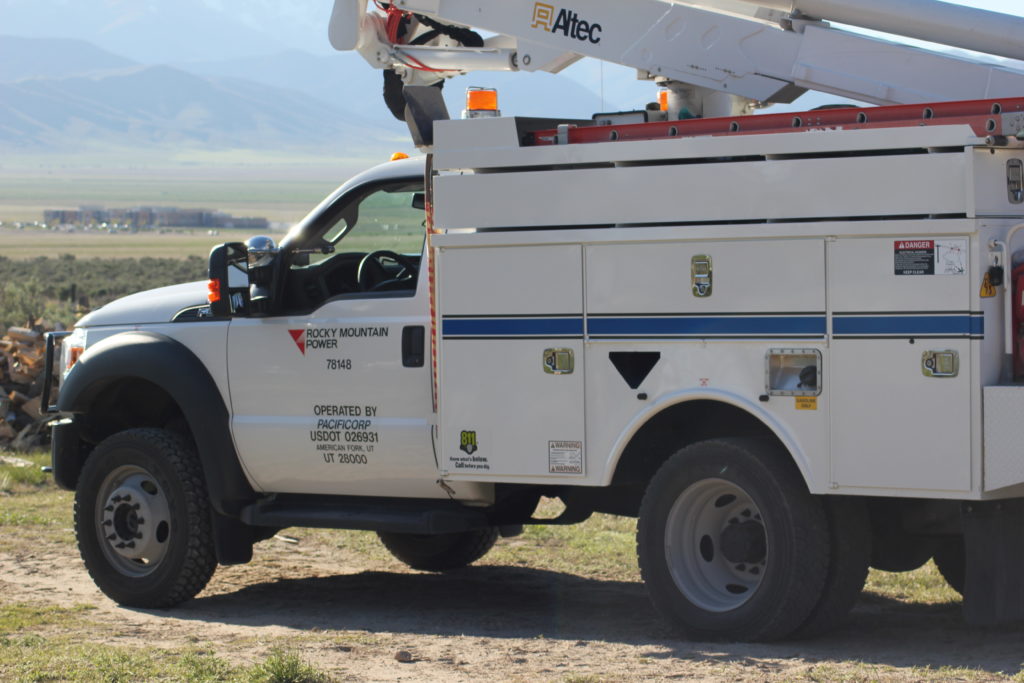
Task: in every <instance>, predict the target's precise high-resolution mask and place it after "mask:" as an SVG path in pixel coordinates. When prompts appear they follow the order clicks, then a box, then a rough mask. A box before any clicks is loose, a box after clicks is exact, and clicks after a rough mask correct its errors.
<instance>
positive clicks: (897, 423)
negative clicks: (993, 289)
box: [826, 237, 980, 491]
mask: <svg viewBox="0 0 1024 683" xmlns="http://www.w3.org/2000/svg"><path fill="white" fill-rule="evenodd" d="M936 242H938V243H939V244H938V247H939V249H938V250H937V248H936ZM942 242H943V240H936V239H930V238H928V239H920V238H915V239H913V240H909V239H908V240H894V239H892V238H864V239H847V240H838V241H837V242H834V243H832V244H831V245H830V250H831V251H830V256H829V296H830V301H831V305H832V321H831V323H832V341H831V349H830V353H829V356H830V361H829V364H830V365H829V369H828V371H827V374H826V381H829V380H828V378H829V377H831V382H830V385H831V397H832V398H831V412H830V432H831V435H830V440H831V456H832V479H833V481H834V483H835V484H838V485H839V486H840V487H842V488H846V487H853V488H885V489H890V490H893V489H904V490H908V491H967V490H969V489H970V488H971V385H970V372H971V349H972V342H971V338H972V336H978V334H979V333H980V327H979V325H980V318H979V317H978V316H977V315H972V313H971V311H970V310H969V302H970V292H969V288H968V283H969V282H970V277H969V274H968V271H969V268H970V263H969V259H968V258H967V254H966V249H967V245H968V244H969V240H968V239H967V238H966V237H964V238H960V239H953V240H949V244H950V245H952V247H954V248H956V249H961V248H962V249H963V251H964V253H962V254H945V253H943V252H942V251H941V247H942ZM949 258H953V259H954V260H956V261H957V263H959V264H961V265H962V266H963V268H959V267H958V268H952V267H948V268H947V267H945V264H944V262H943V259H946V260H948V259H949ZM929 260H930V262H931V265H930V266H929V265H928V263H929ZM936 353H937V354H944V356H943V357H944V358H953V357H955V358H956V359H957V361H958V368H957V372H956V374H955V376H944V375H948V374H949V373H945V372H938V373H930V371H929V369H928V367H927V365H926V361H927V355H928V354H936ZM940 370H941V368H940Z"/></svg>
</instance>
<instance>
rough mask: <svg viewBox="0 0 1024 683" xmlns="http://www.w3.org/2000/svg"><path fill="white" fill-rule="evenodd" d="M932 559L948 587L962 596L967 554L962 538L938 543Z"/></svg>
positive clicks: (958, 537) (957, 537)
mask: <svg viewBox="0 0 1024 683" xmlns="http://www.w3.org/2000/svg"><path fill="white" fill-rule="evenodd" d="M933 559H934V560H935V566H936V567H938V568H939V573H940V574H942V578H944V579H945V580H946V583H948V584H949V587H950V588H952V589H953V590H955V591H956V592H957V593H959V594H960V595H963V594H964V582H965V581H966V577H967V552H966V549H965V548H964V537H963V536H956V537H955V538H950V539H947V540H945V541H943V542H942V543H940V544H939V548H938V550H936V551H935V557H934V558H933Z"/></svg>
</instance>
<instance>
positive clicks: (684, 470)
mask: <svg viewBox="0 0 1024 683" xmlns="http://www.w3.org/2000/svg"><path fill="white" fill-rule="evenodd" d="M712 534H714V536H712ZM637 555H638V559H639V562H640V572H641V575H642V576H643V579H644V582H645V584H646V585H647V591H648V593H649V595H650V598H651V602H652V603H653V604H654V607H655V609H656V610H657V611H658V612H660V613H661V614H662V615H663V616H665V617H666V618H667V619H668V620H669V621H670V622H672V623H673V624H674V625H676V626H678V627H679V628H681V629H682V630H683V631H684V632H685V633H686V635H687V636H689V637H690V638H692V639H701V640H721V639H728V640H762V641H763V640H777V639H780V638H785V637H787V636H789V635H791V634H792V633H793V632H794V631H796V629H798V628H799V627H800V626H801V625H802V624H803V623H804V622H806V621H807V619H808V617H809V616H810V615H811V613H812V610H814V608H815V606H816V605H818V604H819V601H820V598H821V595H822V590H823V588H824V585H825V579H826V575H827V572H828V560H829V542H828V520H827V519H826V516H825V511H824V509H823V507H822V505H821V502H820V501H819V500H818V499H817V498H815V497H814V496H811V495H810V493H808V491H807V487H806V486H805V485H804V482H803V479H802V478H801V476H800V474H799V472H798V471H797V469H796V467H795V466H794V465H793V463H792V461H791V460H790V459H789V455H788V454H787V453H785V452H784V451H782V450H781V449H779V448H778V447H776V446H774V445H772V444H769V443H765V442H762V441H758V440H753V439H731V438H730V439H715V440H710V441H702V442H699V443H696V444H692V445H690V446H687V447H686V448H683V449H682V450H680V451H679V452H677V453H676V454H675V455H673V456H672V457H671V458H669V459H668V460H667V461H666V462H665V464H664V465H662V467H661V468H660V469H659V470H658V472H657V473H656V474H655V475H654V477H653V478H652V479H651V482H650V484H649V485H648V487H647V492H646V493H645V494H644V499H643V503H642V504H641V507H640V520H639V525H638V528H637ZM769 560H770V561H769Z"/></svg>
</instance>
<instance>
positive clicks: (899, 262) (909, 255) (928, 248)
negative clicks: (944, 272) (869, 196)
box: [893, 240, 935, 275]
mask: <svg viewBox="0 0 1024 683" xmlns="http://www.w3.org/2000/svg"><path fill="white" fill-rule="evenodd" d="M893 244H894V246H895V251H896V274H897V275H934V274H935V240H897V241H896V242H894V243H893Z"/></svg>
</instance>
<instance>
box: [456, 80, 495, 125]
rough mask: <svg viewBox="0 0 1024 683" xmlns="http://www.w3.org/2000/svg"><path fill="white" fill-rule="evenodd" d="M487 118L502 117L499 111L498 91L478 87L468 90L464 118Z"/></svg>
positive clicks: (471, 87)
mask: <svg viewBox="0 0 1024 683" xmlns="http://www.w3.org/2000/svg"><path fill="white" fill-rule="evenodd" d="M486 116H501V111H499V110H498V91H497V90H495V89H494V88H480V87H477V86H470V87H468V88H466V108H465V110H463V112H462V118H464V119H479V118H483V117H486Z"/></svg>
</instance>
